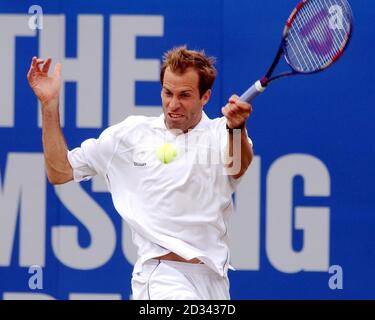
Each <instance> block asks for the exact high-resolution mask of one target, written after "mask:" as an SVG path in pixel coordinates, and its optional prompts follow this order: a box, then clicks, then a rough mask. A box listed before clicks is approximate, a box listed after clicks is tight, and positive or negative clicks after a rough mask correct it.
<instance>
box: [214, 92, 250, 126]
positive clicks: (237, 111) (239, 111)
mask: <svg viewBox="0 0 375 320" xmlns="http://www.w3.org/2000/svg"><path fill="white" fill-rule="evenodd" d="M252 111H253V107H252V106H251V104H249V103H247V102H244V101H240V99H239V96H236V95H233V96H231V97H230V99H229V101H228V103H227V105H226V106H225V107H223V108H221V112H222V113H223V115H224V117H225V118H226V119H227V125H228V127H229V128H231V129H234V128H242V127H243V126H245V122H246V120H247V119H248V118H249V117H250V114H251V112H252Z"/></svg>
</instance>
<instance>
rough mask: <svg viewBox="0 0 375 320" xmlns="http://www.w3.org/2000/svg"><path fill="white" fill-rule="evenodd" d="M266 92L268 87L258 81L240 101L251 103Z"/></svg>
mask: <svg viewBox="0 0 375 320" xmlns="http://www.w3.org/2000/svg"><path fill="white" fill-rule="evenodd" d="M264 90H266V87H263V86H262V83H261V82H260V81H259V80H258V81H257V82H255V83H254V84H253V85H252V86H251V87H250V88H249V89H247V90H246V91H245V92H244V93H243V94H242V96H241V97H240V100H241V101H245V102H248V103H250V102H251V101H253V100H254V99H255V98H256V97H257V96H259V95H260V94H261V93H262V92H263V91H264Z"/></svg>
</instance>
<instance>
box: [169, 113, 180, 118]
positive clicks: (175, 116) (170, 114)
mask: <svg viewBox="0 0 375 320" xmlns="http://www.w3.org/2000/svg"><path fill="white" fill-rule="evenodd" d="M168 115H169V117H170V118H172V119H180V118H183V117H184V116H183V115H182V114H178V113H168Z"/></svg>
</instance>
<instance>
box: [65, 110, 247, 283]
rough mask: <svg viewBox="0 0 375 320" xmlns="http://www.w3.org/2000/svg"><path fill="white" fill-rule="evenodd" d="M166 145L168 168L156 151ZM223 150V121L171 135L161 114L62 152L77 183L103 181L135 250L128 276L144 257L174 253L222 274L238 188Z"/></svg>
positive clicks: (110, 130)
mask: <svg viewBox="0 0 375 320" xmlns="http://www.w3.org/2000/svg"><path fill="white" fill-rule="evenodd" d="M249 142H250V143H251V144H252V142H251V140H250V138H249ZM164 143H169V144H171V145H173V146H174V147H175V148H176V150H177V157H176V158H175V160H174V161H172V162H170V163H169V164H164V163H162V162H161V161H160V160H159V159H158V157H157V156H156V152H155V150H156V148H157V147H158V146H160V145H162V144H164ZM226 145H227V131H226V119H225V118H224V117H222V118H216V119H212V120H211V119H209V118H208V117H207V115H206V114H205V113H203V114H202V119H201V121H200V122H199V123H198V125H197V126H196V127H195V128H194V129H192V130H190V131H189V132H188V133H185V134H184V133H182V134H177V133H176V132H174V131H173V130H168V129H167V128H166V126H165V123H164V115H163V114H162V115H161V116H159V117H145V116H130V117H128V118H126V119H125V120H124V121H122V122H121V123H119V124H117V125H114V126H111V127H109V128H108V129H106V130H104V131H103V132H102V134H101V135H100V137H99V138H98V139H88V140H86V141H84V142H83V143H82V144H81V147H79V148H75V149H73V150H71V151H68V159H69V162H70V164H71V166H72V168H73V175H74V180H75V181H77V182H79V181H82V180H89V179H91V178H92V177H93V176H94V175H96V174H100V175H103V176H104V178H105V180H106V183H107V186H108V189H109V190H110V192H111V195H112V199H113V203H114V206H115V208H116V210H117V211H118V213H119V214H120V215H121V216H122V217H123V218H124V219H125V220H126V221H127V222H128V224H129V226H130V228H131V230H132V233H133V241H134V243H135V245H136V246H137V247H138V261H137V263H136V264H135V266H134V272H140V271H141V270H142V265H143V263H144V262H145V261H146V260H148V259H150V258H153V257H157V256H161V255H164V254H166V253H168V252H171V251H172V252H174V253H176V254H178V255H179V256H181V257H183V258H185V259H187V260H190V259H192V258H198V259H200V260H201V261H202V262H204V263H206V264H207V265H208V266H209V267H210V268H211V269H213V270H214V271H216V272H217V273H218V274H220V275H221V276H226V274H227V270H228V268H229V260H230V255H229V248H228V234H227V222H228V218H229V216H230V215H231V214H232V212H233V202H232V193H233V192H234V190H235V186H236V184H237V183H238V180H234V179H233V178H231V177H229V176H228V175H227V174H226V171H225V168H224V161H223V159H224V154H225V150H226Z"/></svg>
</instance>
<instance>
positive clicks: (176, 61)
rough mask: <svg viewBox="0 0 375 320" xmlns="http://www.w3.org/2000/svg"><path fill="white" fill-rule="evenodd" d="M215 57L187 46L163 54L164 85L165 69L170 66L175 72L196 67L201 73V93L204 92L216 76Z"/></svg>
mask: <svg viewBox="0 0 375 320" xmlns="http://www.w3.org/2000/svg"><path fill="white" fill-rule="evenodd" d="M214 63H215V58H214V57H208V56H206V54H205V53H204V51H195V50H188V49H187V47H186V46H181V47H177V48H173V49H171V50H169V51H167V52H166V53H165V54H164V56H163V65H162V67H161V70H160V82H161V85H163V80H164V74H165V70H166V69H167V68H168V67H169V68H170V70H171V71H172V72H174V73H178V74H183V73H184V72H185V71H186V70H187V69H188V68H194V69H195V70H196V71H197V72H198V75H199V93H200V96H201V97H202V96H203V94H204V93H205V92H206V91H207V90H208V89H211V88H212V86H213V84H214V81H215V78H216V69H215V67H214Z"/></svg>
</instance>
